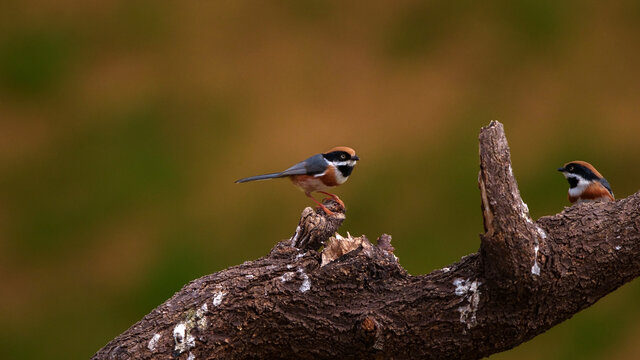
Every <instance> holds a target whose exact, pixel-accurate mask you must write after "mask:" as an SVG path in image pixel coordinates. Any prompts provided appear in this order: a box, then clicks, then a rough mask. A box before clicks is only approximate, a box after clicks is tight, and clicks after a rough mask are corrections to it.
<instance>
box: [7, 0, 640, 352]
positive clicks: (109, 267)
mask: <svg viewBox="0 0 640 360" xmlns="http://www.w3.org/2000/svg"><path fill="white" fill-rule="evenodd" d="M638 39H640V2H638V1H588V2H586V1H553V0H492V1H482V2H479V1H468V0H460V1H448V0H439V1H384V2H383V1H367V2H364V1H361V2H356V1H347V2H345V1H321V0H276V1H240V0H233V1H188V0H187V1H175V2H163V1H152V0H118V1H101V0H97V1H78V0H61V1H60V0H58V1H48V0H5V1H3V2H1V3H0V278H1V280H2V281H1V282H0V291H1V295H0V358H2V359H80V358H88V357H90V356H91V355H92V354H93V353H94V352H95V351H96V350H98V349H99V348H100V347H102V346H103V345H105V344H106V343H107V342H108V341H109V340H111V339H112V338H113V337H115V336H116V335H118V334H119V333H121V332H122V331H124V330H125V329H126V328H128V327H129V326H130V325H132V324H133V323H135V322H136V321H138V320H139V319H140V318H142V316H144V315H145V314H147V313H148V312H149V311H151V310H152V309H153V308H154V307H156V306H157V305H159V304H160V303H162V302H163V301H164V300H166V299H167V298H168V297H170V296H171V295H172V294H173V293H174V292H175V291H177V290H179V289H180V288H181V287H182V286H183V285H184V284H186V283H187V282H188V281H190V280H192V279H195V278H197V277H200V276H203V275H205V274H209V273H212V272H215V271H219V270H222V269H224V268H226V267H228V266H231V265H235V264H239V263H242V262H243V261H246V260H252V259H256V258H258V257H260V256H263V255H265V254H266V253H267V252H268V251H269V250H270V248H271V247H272V246H273V245H274V244H275V243H276V242H277V241H279V240H281V239H284V238H288V237H289V236H290V235H291V234H292V233H293V230H294V228H295V225H296V223H297V221H298V217H299V214H300V211H301V210H302V209H303V208H304V207H305V206H308V205H311V202H310V201H308V199H306V198H305V197H304V196H303V195H302V194H301V193H300V192H298V191H296V190H295V189H294V188H293V187H292V186H291V185H290V184H289V183H288V182H287V181H271V182H262V183H250V184H242V185H240V184H234V183H233V181H234V180H236V179H237V178H240V177H244V176H249V175H255V174H259V173H263V172H271V171H275V170H280V169H284V168H286V167H288V166H289V165H291V164H293V163H295V162H297V161H299V160H302V159H304V158H306V157H307V156H309V155H312V154H315V153H317V152H321V151H324V150H326V149H329V148H330V147H333V146H335V145H349V146H352V147H354V148H355V149H356V150H357V152H358V154H359V155H360V157H361V158H362V161H361V162H360V163H359V165H358V167H357V168H356V170H355V172H354V175H353V176H352V177H351V179H350V180H349V182H348V183H347V184H346V185H345V186H343V187H341V188H340V189H338V190H337V193H338V194H339V195H340V196H341V197H342V199H344V200H345V202H346V203H347V206H348V219H347V221H346V222H345V224H344V225H343V227H342V232H343V233H344V232H346V231H349V232H350V233H351V234H354V235H360V234H366V235H367V236H368V237H369V238H371V239H375V238H376V237H377V236H378V235H380V234H381V233H384V232H386V233H390V234H392V235H393V238H394V241H393V244H394V246H395V248H396V254H397V255H398V256H399V258H400V261H401V264H402V265H403V266H404V267H405V268H406V269H407V270H409V272H411V273H412V274H425V273H428V272H430V271H432V270H434V269H437V268H441V267H443V266H446V265H447V264H450V263H452V262H455V261H457V260H458V259H459V258H460V257H461V256H463V255H466V254H469V253H471V252H475V251H477V249H478V247H479V238H478V234H479V233H481V232H482V222H481V221H482V220H481V219H482V218H481V213H480V208H479V206H480V199H479V194H478V189H477V172H478V154H477V136H478V132H479V130H480V127H481V126H484V125H486V124H488V123H489V121H490V120H492V119H497V120H500V121H502V122H503V123H504V124H505V129H506V132H507V137H508V140H509V142H510V145H511V150H512V159H513V167H514V172H515V175H516V177H517V179H518V182H519V184H520V189H521V192H522V195H523V198H524V200H525V201H526V202H527V203H528V205H529V208H530V209H531V212H532V215H533V217H534V218H537V217H540V216H544V215H550V214H554V213H557V212H559V211H561V210H562V209H563V207H564V206H566V205H567V200H566V191H567V184H566V182H565V180H564V179H563V178H562V176H561V175H560V174H559V173H557V172H556V171H555V169H556V168H557V167H558V166H560V165H562V164H563V163H564V162H567V161H569V160H575V159H584V160H588V161H590V162H592V163H593V164H595V165H596V167H598V169H600V170H601V171H602V172H603V173H604V174H605V176H606V177H607V178H608V179H609V181H610V182H611V184H612V186H613V189H614V191H615V193H616V195H617V196H618V197H619V198H622V197H626V196H628V195H630V194H632V193H634V192H635V191H637V190H638V188H639V186H638V184H640V166H638V158H639V157H640V146H639V144H638V135H639V134H640V121H638V120H639V118H640V99H639V94H640V67H639V66H638V64H640V41H639V40H638ZM638 303H640V283H638V281H634V282H632V283H630V284H627V285H625V286H624V287H622V288H621V289H619V290H617V291H616V292H614V293H613V294H611V295H609V296H607V297H606V298H604V299H603V300H602V301H600V302H599V303H597V304H596V305H595V306H593V307H591V308H589V309H587V310H585V311H583V312H581V313H579V314H577V315H576V316H575V317H574V318H573V319H571V320H569V321H567V322H565V323H563V324H561V325H559V326H557V327H555V328H553V329H552V330H550V331H549V332H547V333H545V334H543V335H540V336H538V337H537V338H535V339H534V340H532V341H530V342H528V343H526V344H523V345H521V346H519V347H517V348H516V349H514V350H511V351H508V352H505V353H502V354H497V355H494V356H492V357H491V358H492V359H500V360H506V359H541V358H543V359H572V358H580V359H637V358H640V345H638V341H637V339H638V337H639V336H640V325H639V324H640V321H638V320H640V308H639V307H638Z"/></svg>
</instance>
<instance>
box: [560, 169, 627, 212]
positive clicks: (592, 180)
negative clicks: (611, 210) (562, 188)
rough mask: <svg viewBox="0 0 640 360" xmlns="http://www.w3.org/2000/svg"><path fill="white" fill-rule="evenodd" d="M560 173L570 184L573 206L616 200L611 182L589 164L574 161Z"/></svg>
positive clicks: (570, 198) (570, 196)
mask: <svg viewBox="0 0 640 360" xmlns="http://www.w3.org/2000/svg"><path fill="white" fill-rule="evenodd" d="M558 171H560V172H561V173H562V175H564V177H565V178H567V181H568V182H569V201H570V202H571V203H572V204H574V203H581V202H585V201H614V200H615V198H614V197H613V191H612V190H611V186H610V185H609V182H608V181H607V180H606V179H605V178H604V177H602V175H601V174H600V173H599V172H598V170H596V168H594V167H593V166H592V165H591V164H589V163H588V162H586V161H572V162H570V163H566V164H564V166H563V167H561V168H559V169H558Z"/></svg>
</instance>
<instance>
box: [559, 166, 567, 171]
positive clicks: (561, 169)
mask: <svg viewBox="0 0 640 360" xmlns="http://www.w3.org/2000/svg"><path fill="white" fill-rule="evenodd" d="M558 171H560V172H565V171H567V170H566V169H565V168H563V167H561V168H558Z"/></svg>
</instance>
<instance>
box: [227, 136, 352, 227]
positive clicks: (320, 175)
mask: <svg viewBox="0 0 640 360" xmlns="http://www.w3.org/2000/svg"><path fill="white" fill-rule="evenodd" d="M358 160H360V158H359V157H358V156H357V155H356V152H355V150H353V149H352V148H349V147H346V146H338V147H335V148H333V149H331V150H329V151H327V152H325V153H322V154H316V155H313V156H312V157H310V158H308V159H306V160H303V161H301V162H299V163H297V164H295V165H293V166H292V167H290V168H288V169H286V170H284V171H281V172H277V173H270V174H264V175H257V176H251V177H248V178H244V179H240V180H237V181H236V183H244V182H249V181H255V180H267V179H275V178H283V177H288V178H289V179H291V181H292V182H293V184H294V185H296V186H297V187H299V188H300V189H301V190H302V191H304V193H305V195H307V196H308V197H309V198H310V199H311V200H313V201H314V202H315V203H316V204H318V205H319V206H320V207H321V208H322V210H324V212H325V213H327V215H333V212H332V211H331V210H329V209H327V207H326V206H324V205H323V204H322V203H321V202H319V201H318V200H316V199H315V198H314V197H313V196H312V195H311V193H312V192H314V191H315V192H319V193H322V194H325V195H328V196H330V197H331V198H332V199H334V200H335V201H337V202H338V203H339V204H340V205H341V206H342V207H343V208H344V203H343V202H342V200H340V198H338V196H336V195H335V194H331V193H328V192H326V191H325V190H328V189H329V188H332V187H334V186H338V185H342V184H344V182H345V181H347V179H348V178H349V176H350V175H351V172H352V171H353V168H354V167H355V166H356V163H357V162H358Z"/></svg>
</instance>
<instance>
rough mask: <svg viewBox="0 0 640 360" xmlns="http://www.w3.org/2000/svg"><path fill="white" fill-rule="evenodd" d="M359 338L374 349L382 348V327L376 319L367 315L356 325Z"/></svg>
mask: <svg viewBox="0 0 640 360" xmlns="http://www.w3.org/2000/svg"><path fill="white" fill-rule="evenodd" d="M358 328H359V329H358V330H359V331H358V333H359V335H360V338H361V339H362V340H363V342H364V343H365V344H366V345H367V347H370V348H372V349H375V350H382V349H383V347H384V346H383V345H384V340H383V338H382V329H381V328H380V324H378V322H377V321H376V319H375V318H374V317H373V316H371V315H367V316H366V317H365V318H364V319H363V320H362V321H361V322H360V326H359V327H358Z"/></svg>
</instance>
